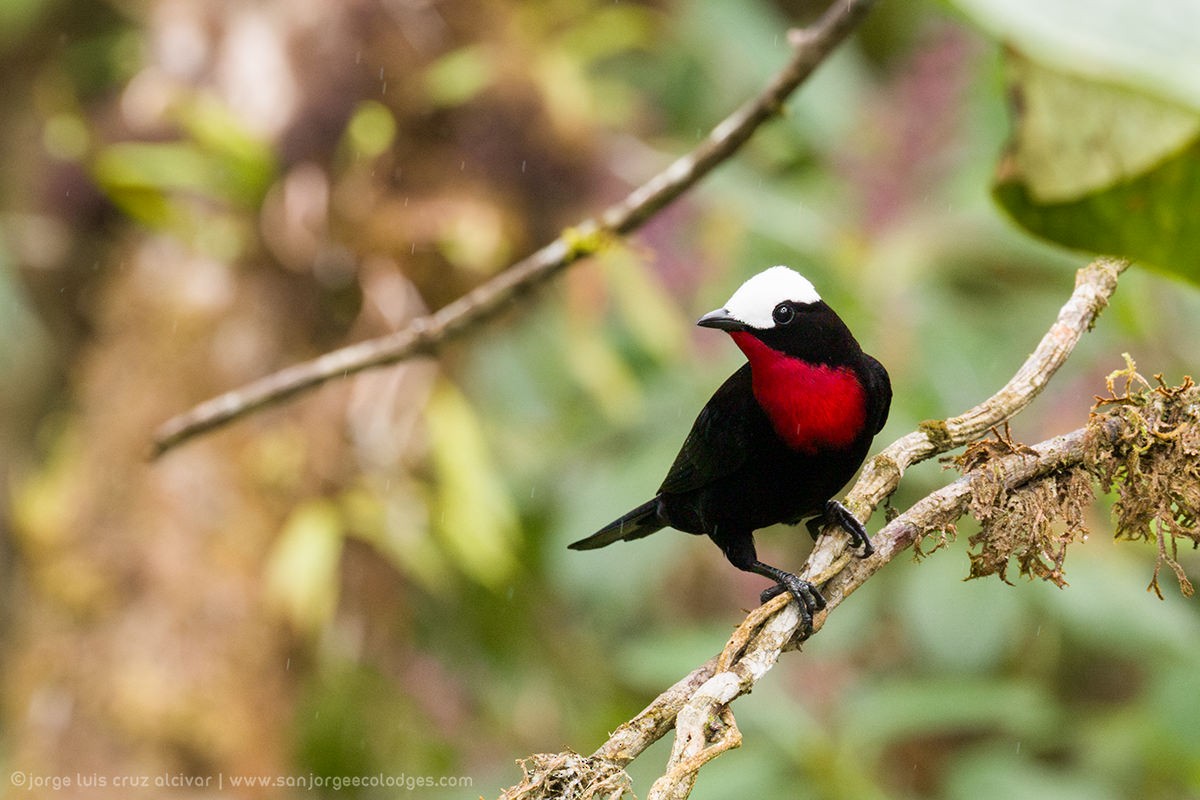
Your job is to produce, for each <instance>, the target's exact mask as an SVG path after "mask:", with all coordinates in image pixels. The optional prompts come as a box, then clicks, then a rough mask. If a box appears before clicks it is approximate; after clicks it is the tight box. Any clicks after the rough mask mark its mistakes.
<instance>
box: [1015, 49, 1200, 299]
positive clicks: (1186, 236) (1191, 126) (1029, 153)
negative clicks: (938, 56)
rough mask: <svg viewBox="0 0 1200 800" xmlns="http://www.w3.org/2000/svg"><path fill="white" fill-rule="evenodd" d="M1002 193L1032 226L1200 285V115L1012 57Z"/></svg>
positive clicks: (1022, 220) (1072, 244) (1023, 221)
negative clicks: (1011, 121)
mask: <svg viewBox="0 0 1200 800" xmlns="http://www.w3.org/2000/svg"><path fill="white" fill-rule="evenodd" d="M1010 60H1011V62H1012V75H1013V93H1014V96H1015V98H1016V103H1015V105H1016V111H1015V114H1016V120H1015V126H1014V132H1013V137H1012V141H1011V144H1010V147H1009V151H1008V153H1007V154H1006V155H1005V157H1004V159H1003V160H1002V161H1001V163H1000V167H999V170H998V173H997V177H996V184H995V187H994V193H995V197H996V199H997V201H998V202H999V203H1000V205H1001V206H1002V207H1003V208H1004V209H1005V210H1006V211H1007V212H1008V213H1009V214H1010V215H1011V216H1012V218H1013V219H1014V220H1016V221H1017V222H1018V223H1019V224H1021V225H1022V226H1023V227H1025V228H1026V229H1028V230H1029V231H1030V232H1032V233H1034V234H1037V235H1038V236H1041V237H1044V238H1046V239H1049V240H1051V241H1053V242H1057V243H1059V244H1063V245H1066V246H1067V247H1073V248H1078V249H1082V250H1089V251H1093V252H1101V253H1112V254H1117V255H1122V256H1127V257H1130V258H1133V259H1135V260H1138V261H1140V262H1143V263H1145V264H1148V265H1151V266H1154V267H1157V268H1159V269H1162V270H1165V271H1167V272H1171V273H1174V274H1177V275H1182V276H1184V277H1187V278H1189V279H1191V280H1193V281H1197V282H1200V259H1198V258H1197V253H1198V252H1200V214H1197V213H1196V209H1197V208H1200V205H1198V202H1200V114H1196V113H1195V112H1193V111H1192V110H1191V109H1188V108H1185V107H1183V106H1180V105H1177V104H1174V103H1169V102H1166V101H1162V100H1158V99H1155V98H1153V97H1150V96H1149V95H1145V94H1140V93H1137V92H1134V91H1131V90H1129V89H1125V88H1121V87H1116V86H1108V85H1103V84H1099V83H1096V82H1094V81H1091V80H1089V79H1086V78H1080V77H1077V76H1074V75H1069V74H1066V73H1061V72H1057V71H1054V70H1051V69H1048V68H1046V67H1042V66H1040V65H1038V64H1035V63H1033V62H1032V61H1029V60H1027V59H1024V58H1023V57H1020V56H1016V55H1013V56H1012V57H1011V59H1010Z"/></svg>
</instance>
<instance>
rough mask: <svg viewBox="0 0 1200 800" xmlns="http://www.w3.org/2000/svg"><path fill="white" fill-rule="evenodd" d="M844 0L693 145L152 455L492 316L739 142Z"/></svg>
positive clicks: (850, 8) (262, 382) (158, 442)
mask: <svg viewBox="0 0 1200 800" xmlns="http://www.w3.org/2000/svg"><path fill="white" fill-rule="evenodd" d="M874 3H875V0H841V2H838V3H835V4H834V5H833V6H831V7H830V8H829V9H828V10H827V11H826V12H825V14H824V15H823V16H822V17H821V18H820V19H819V20H818V21H817V22H816V23H815V24H813V25H812V26H811V27H809V28H806V29H804V30H802V31H791V32H790V33H789V35H788V41H789V43H790V44H791V46H792V57H791V59H789V60H788V62H787V63H786V64H785V65H784V66H783V68H782V69H780V70H779V72H778V73H776V74H775V75H774V76H773V77H772V78H771V79H770V80H769V81H768V82H767V85H766V86H765V87H764V88H763V90H762V91H761V92H760V93H759V94H758V95H757V96H755V97H753V98H752V99H750V100H748V101H746V102H745V103H744V104H742V106H741V107H739V108H738V109H737V110H736V111H734V112H733V113H732V114H730V115H729V116H728V117H726V118H725V119H724V120H722V121H721V122H720V123H719V124H718V125H717V126H716V127H715V128H713V129H712V131H710V132H709V134H708V136H707V137H705V138H704V140H703V141H701V142H700V144H699V145H697V146H696V148H695V149H693V150H692V151H691V152H689V153H687V154H686V155H684V156H682V157H680V158H679V159H677V160H676V161H675V162H674V163H673V164H671V165H670V166H669V167H667V168H666V169H665V170H663V171H662V172H660V173H659V174H657V175H655V176H654V177H652V178H651V179H650V180H648V181H646V183H644V184H642V185H641V186H639V187H637V188H636V189H634V190H633V191H632V192H630V193H629V194H628V195H627V196H626V197H625V198H624V199H623V200H621V201H619V202H617V203H614V204H613V205H611V206H609V207H608V208H606V209H605V210H604V211H603V212H601V213H600V215H599V216H598V217H593V218H590V219H587V220H584V221H583V222H581V223H580V224H579V225H577V226H575V227H574V228H571V229H569V230H568V231H567V232H565V233H564V234H563V235H562V236H560V237H559V238H558V239H555V240H554V241H553V242H551V243H550V244H548V245H546V246H544V247H542V248H541V249H540V250H538V251H537V252H535V253H533V254H532V255H529V256H527V257H526V258H524V259H522V260H520V261H518V262H517V263H515V264H513V265H512V266H510V267H508V268H507V269H506V270H504V271H503V272H501V273H500V274H498V275H497V276H496V277H494V278H492V279H491V280H489V281H487V282H486V283H483V284H481V285H480V286H478V287H476V288H475V289H473V290H472V291H470V292H468V293H467V294H465V295H463V296H462V297H460V298H458V299H457V300H455V301H454V302H452V303H450V304H449V305H447V306H444V307H443V308H441V309H440V310H438V311H436V312H435V313H433V314H429V315H427V316H424V317H420V318H418V319H415V320H413V321H412V322H411V323H410V324H409V325H408V327H406V328H405V329H403V330H400V331H397V332H395V333H391V334H388V335H386V336H381V337H379V338H376V339H369V340H367V341H364V342H359V343H357V344H353V345H349V346H348V347H343V348H341V349H339V350H334V351H332V352H330V353H326V354H325V355H323V356H320V357H318V358H315V359H313V360H311V361H306V362H304V363H301V364H295V365H293V366H290V367H287V368H285V369H282V370H280V371H278V372H275V373H272V374H271V375H267V376H265V377H263V378H260V379H258V380H256V381H254V382H252V383H249V384H246V385H245V386H242V387H240V388H237V389H233V390H231V391H228V392H225V393H224V394H222V395H218V396H217V397H214V398H212V399H210V400H207V401H205V402H203V403H200V404H199V405H197V406H194V407H193V408H191V409H190V410H188V411H185V412H183V413H182V414H179V415H177V416H175V417H172V418H171V419H169V420H167V421H166V422H164V423H163V424H162V425H161V426H159V428H158V430H156V431H155V432H154V441H153V444H152V449H151V457H153V458H157V457H158V456H161V455H162V454H163V453H165V452H167V451H168V450H170V449H171V448H173V447H176V446H178V445H180V444H182V443H183V442H185V441H187V440H189V439H191V438H193V437H195V436H199V435H200V434H203V433H206V432H209V431H212V430H214V429H216V428H219V427H222V426H224V425H227V424H229V423H230V422H233V421H234V420H237V419H240V418H241V417H244V416H247V415H248V414H251V413H253V412H255V411H259V410H261V409H263V408H265V407H267V406H271V405H275V404H277V403H281V402H283V401H284V400H287V399H289V398H291V397H294V396H296V395H298V394H301V393H302V392H306V391H309V390H311V389H315V388H317V387H318V386H321V385H322V384H324V383H326V382H327V381H331V380H335V379H339V378H345V377H348V376H350V375H353V374H355V373H358V372H362V371H364V370H368V369H374V368H377V367H384V366H388V365H390V364H395V363H397V362H400V361H403V360H405V359H409V358H413V357H414V356H420V355H430V354H432V353H434V352H436V351H437V349H438V348H439V347H440V346H441V345H442V343H444V342H445V341H447V340H449V339H451V338H453V337H455V336H458V335H460V334H462V333H465V332H466V331H467V330H469V329H471V328H473V327H474V326H476V325H477V324H479V323H481V322H483V321H485V320H487V319H489V318H491V317H492V316H494V315H495V314H496V313H497V312H498V311H500V310H501V309H502V308H503V307H504V306H505V305H506V304H507V303H508V302H509V301H511V300H512V299H513V298H514V297H516V296H517V295H518V294H520V293H521V292H523V291H525V290H526V289H529V288H530V287H533V286H535V285H537V284H539V283H541V282H543V281H545V280H547V279H549V278H550V277H551V276H553V275H556V274H557V273H558V272H560V271H561V270H563V269H564V268H565V267H567V266H568V265H570V264H571V263H573V262H575V261H577V260H579V259H580V258H583V257H585V256H588V255H591V254H592V253H594V252H595V251H596V250H597V249H599V248H600V247H601V246H602V245H603V243H604V242H605V240H606V238H607V237H609V236H619V235H624V234H627V233H630V232H632V231H634V230H636V229H637V228H638V227H640V226H641V225H642V224H643V223H644V222H645V221H646V220H647V219H649V218H650V217H651V216H653V215H654V214H655V213H656V212H657V211H659V210H660V209H662V208H663V207H665V206H666V205H667V204H668V203H670V202H671V201H672V200H674V199H675V198H677V197H679V195H681V194H683V192H685V191H687V189H689V188H690V187H691V186H692V185H693V184H695V183H696V182H697V181H699V180H700V179H701V178H703V177H704V176H705V175H707V174H708V173H709V172H710V171H712V169H713V168H714V167H716V166H717V165H718V164H720V163H721V162H722V161H725V160H726V159H727V158H729V157H730V156H731V155H733V154H734V153H735V152H736V151H737V150H738V148H740V147H741V146H742V145H743V144H745V142H746V141H747V140H749V139H750V137H751V136H752V135H753V134H754V132H755V131H756V130H757V129H758V127H759V126H760V125H762V124H763V123H764V122H766V121H767V120H768V119H770V118H772V117H773V116H775V115H776V114H778V113H779V112H780V110H781V109H782V108H783V103H784V101H785V100H786V99H787V98H788V96H789V95H791V93H792V92H794V91H795V90H796V88H797V87H798V86H799V85H800V84H801V83H803V82H804V81H805V80H806V79H807V78H808V76H809V75H811V74H812V73H813V71H814V70H815V69H816V68H817V66H818V65H820V64H821V62H822V61H824V60H825V59H826V58H827V57H828V56H829V54H830V53H831V52H833V49H834V48H835V47H836V46H837V45H838V44H839V43H840V42H841V41H842V40H843V39H845V38H846V36H847V35H848V34H849V33H850V31H852V30H853V29H854V28H855V27H856V26H857V25H858V23H859V22H860V21H861V20H862V19H863V17H864V16H865V15H866V13H867V11H868V10H869V9H870V8H871V6H872V5H874Z"/></svg>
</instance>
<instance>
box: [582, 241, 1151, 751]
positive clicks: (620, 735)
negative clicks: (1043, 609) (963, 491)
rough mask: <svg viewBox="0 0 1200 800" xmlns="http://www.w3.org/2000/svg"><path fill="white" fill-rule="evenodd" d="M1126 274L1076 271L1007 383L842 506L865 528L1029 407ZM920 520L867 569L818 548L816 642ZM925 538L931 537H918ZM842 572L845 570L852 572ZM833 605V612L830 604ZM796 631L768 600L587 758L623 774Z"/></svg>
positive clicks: (925, 432) (887, 538)
mask: <svg viewBox="0 0 1200 800" xmlns="http://www.w3.org/2000/svg"><path fill="white" fill-rule="evenodd" d="M1128 266H1129V262H1128V261H1124V260H1117V259H1099V260H1097V261H1095V262H1093V263H1091V264H1089V265H1088V266H1087V267H1084V268H1083V269H1081V270H1079V272H1078V273H1077V274H1076V278H1075V289H1074V291H1073V292H1072V294H1071V297H1070V298H1069V299H1068V300H1067V302H1066V303H1065V304H1064V305H1063V307H1062V309H1061V310H1060V311H1059V313H1058V318H1057V319H1056V320H1055V322H1054V324H1053V325H1052V326H1051V327H1050V329H1049V330H1048V331H1047V332H1046V334H1045V336H1043V337H1042V340H1041V342H1040V343H1039V344H1038V346H1037V348H1036V349H1035V350H1034V351H1033V353H1032V354H1031V355H1030V356H1029V358H1028V359H1026V361H1025V363H1024V364H1022V365H1021V367H1020V369H1018V370H1017V372H1016V374H1015V375H1014V376H1013V378H1012V379H1011V380H1009V382H1008V383H1007V384H1005V385H1004V387H1002V388H1001V389H1000V390H999V391H998V392H996V393H995V394H994V395H992V396H991V397H989V398H988V399H987V400H985V401H984V402H982V403H980V404H979V405H977V406H975V407H974V408H972V409H970V410H968V411H966V412H964V413H963V414H960V415H959V416H957V417H953V418H951V419H948V420H945V421H930V422H926V423H923V424H922V425H921V426H920V430H917V431H914V432H912V433H910V434H908V435H906V436H904V437H902V438H900V439H898V440H897V441H895V442H894V443H892V444H891V445H889V446H888V447H887V448H885V449H884V450H883V452H881V453H880V454H879V455H878V456H876V457H875V458H874V459H872V460H871V461H870V462H869V463H868V464H867V466H866V467H865V468H864V470H863V472H862V474H861V475H860V476H859V479H858V481H857V482H856V483H855V484H854V487H853V488H852V489H851V490H850V492H849V494H848V495H847V496H846V504H847V506H848V507H849V508H850V509H851V511H853V512H854V514H855V515H856V516H858V518H859V519H862V520H866V519H869V518H870V516H871V514H872V513H873V512H874V510H875V508H876V507H877V506H878V504H879V503H880V502H882V501H883V499H884V498H885V497H887V496H889V495H890V494H891V493H892V492H894V491H895V490H896V487H897V486H898V485H899V482H900V478H901V476H902V475H903V474H904V471H905V470H906V469H907V468H908V467H910V466H912V465H913V464H915V463H917V462H919V461H923V460H926V459H929V458H932V457H934V456H937V455H939V454H941V453H944V452H946V451H947V450H950V449H952V448H954V447H958V446H960V445H963V444H966V443H967V442H969V441H972V440H974V439H976V438H979V437H980V436H982V435H984V434H986V433H987V432H988V431H989V430H990V429H991V428H992V427H993V426H995V425H999V424H1001V423H1003V422H1004V421H1005V420H1007V419H1009V418H1011V417H1012V416H1013V415H1014V414H1016V413H1017V412H1019V411H1020V410H1021V409H1023V408H1024V407H1025V406H1027V405H1028V404H1029V402H1030V401H1032V400H1033V398H1034V397H1035V396H1036V395H1037V394H1038V393H1039V392H1040V391H1041V390H1042V388H1043V387H1044V386H1045V385H1046V383H1047V381H1049V380H1050V378H1051V377H1052V376H1053V375H1054V373H1055V372H1057V371H1058V368H1059V367H1060V366H1062V364H1063V363H1064V362H1065V361H1066V359H1067V356H1069V355H1070V353H1071V351H1072V350H1073V349H1074V347H1075V345H1076V343H1078V341H1079V339H1080V338H1082V336H1083V334H1084V333H1086V332H1087V331H1089V330H1091V328H1092V326H1093V325H1094V324H1095V322H1096V318H1097V317H1098V316H1099V315H1100V313H1101V312H1102V311H1103V310H1104V308H1105V307H1106V306H1107V305H1108V300H1109V298H1110V297H1111V296H1112V294H1113V292H1114V291H1115V290H1116V287H1117V279H1118V277H1119V276H1120V274H1121V273H1122V272H1124V270H1125V269H1127V268H1128ZM952 485H954V484H952ZM947 488H949V487H947ZM943 491H946V490H943ZM940 496H941V495H940V494H939V493H936V492H935V493H934V494H933V495H930V497H929V498H927V499H926V500H928V501H929V502H930V503H935V504H936V503H939V502H945V501H944V500H936V499H930V498H937V497H940ZM925 502H926V501H922V503H925ZM920 505H921V504H920V503H919V504H918V506H920ZM925 513H932V512H931V511H929V512H927V511H920V512H919V514H918V513H917V506H914V508H913V509H910V511H909V513H907V514H904V515H901V516H900V517H898V518H897V520H895V521H893V522H892V523H891V524H889V525H888V526H886V527H885V528H884V530H883V531H882V532H880V533H879V534H876V535H875V537H873V540H872V541H874V542H875V548H876V553H875V555H874V556H873V557H871V558H868V559H862V560H860V559H855V558H854V557H853V556H852V555H851V554H850V553H848V552H847V550H846V541H847V540H846V537H845V536H844V535H843V534H841V533H837V534H835V535H832V536H822V537H821V538H820V539H819V540H818V542H817V544H816V546H815V547H814V548H813V551H812V553H811V554H810V555H809V558H808V560H807V562H806V563H805V566H804V569H803V570H802V571H801V575H802V577H805V578H806V579H808V580H810V581H812V582H814V583H817V584H821V583H824V582H826V581H828V580H830V579H831V578H833V577H834V576H838V578H837V580H836V581H835V582H834V583H833V584H831V585H830V587H829V588H826V589H825V590H824V593H825V596H826V600H827V601H829V607H828V608H827V610H826V611H824V612H822V613H820V614H817V615H816V617H815V619H814V621H813V630H814V633H815V632H816V630H819V629H820V627H821V625H823V624H824V621H825V618H826V617H827V615H828V613H829V610H832V608H834V607H836V605H837V603H838V602H841V599H842V598H844V597H845V596H846V595H849V594H850V592H852V591H853V590H854V589H856V588H857V587H858V586H859V585H861V583H862V581H865V580H866V579H867V578H868V577H870V575H871V574H873V573H874V571H875V570H877V569H879V567H881V566H883V564H885V563H887V561H889V560H890V559H891V558H892V557H893V556H894V555H895V553H896V552H899V550H900V549H903V547H907V546H908V544H909V543H911V542H908V543H904V544H903V545H902V546H901V544H900V540H899V539H896V540H895V542H892V537H896V536H898V531H900V530H901V529H903V530H909V529H907V528H903V525H904V522H903V521H904V520H907V521H909V522H913V521H914V520H919V519H923V517H922V516H920V515H921V514H925ZM925 529H928V528H923V529H920V530H925ZM848 564H850V565H851V566H850V567H849V568H847V565H848ZM868 570H869V571H868ZM842 576H850V577H842ZM835 597H836V598H837V602H834V598H835ZM799 628H800V617H799V614H798V613H797V611H796V607H795V605H794V604H792V603H791V602H790V599H789V597H788V596H787V595H780V596H778V597H776V598H773V599H772V600H771V601H770V602H769V603H767V604H765V605H763V606H761V607H760V608H758V609H755V610H754V611H752V612H751V613H750V615H749V616H748V617H747V619H746V621H745V622H743V623H742V625H740V626H739V627H738V629H737V631H735V632H734V635H733V637H732V638H731V639H730V644H729V645H728V646H727V647H726V648H725V651H724V652H723V653H722V654H721V655H720V656H719V657H718V658H716V659H710V660H709V661H708V662H707V663H705V664H704V665H702V666H700V667H698V668H696V669H695V670H693V671H692V672H691V673H690V674H689V675H687V676H685V677H684V678H683V679H681V680H680V681H679V682H678V683H676V684H675V686H673V687H671V689H669V690H668V691H666V692H664V693H663V694H661V695H660V696H659V697H657V698H655V700H654V701H653V702H651V703H650V705H649V706H647V707H646V708H645V709H644V710H643V711H642V712H641V713H640V714H638V715H637V716H636V717H634V718H633V719H632V720H630V721H629V722H627V723H625V724H624V725H622V726H620V727H619V728H617V730H616V731H614V732H613V734H612V736H611V737H610V738H609V740H608V741H607V742H605V743H604V744H603V745H601V746H600V748H599V749H597V750H596V752H595V753H594V754H593V757H594V758H603V759H606V760H609V761H612V762H614V763H616V764H619V765H621V766H624V765H627V764H628V763H629V762H631V761H633V759H635V758H637V756H638V755H640V754H641V753H642V752H643V751H645V749H646V748H647V747H649V746H650V745H651V744H653V743H654V742H656V741H657V740H658V739H659V738H661V737H662V736H663V735H665V734H666V732H667V731H669V730H670V729H671V728H672V727H673V726H674V724H675V720H676V717H677V715H678V714H680V713H681V710H682V709H684V708H685V707H687V706H688V704H689V703H699V704H700V705H701V706H705V707H708V708H709V709H711V708H712V703H713V702H715V700H714V698H716V699H720V698H724V699H723V702H724V703H728V702H729V701H730V700H732V699H734V698H735V697H737V696H740V695H741V694H744V693H745V692H747V691H749V690H750V688H751V687H752V686H753V685H754V682H755V681H757V680H758V679H759V678H761V677H762V675H764V674H765V673H766V672H767V671H768V670H769V669H770V668H771V667H772V666H774V664H775V661H776V659H778V657H779V654H780V653H781V652H782V651H783V650H784V649H785V648H787V647H788V646H790V644H791V643H792V642H793V641H794V640H795V636H796V633H797V631H798V630H799ZM726 665H728V666H726ZM731 674H732V675H734V676H736V678H737V680H736V681H732V682H731V680H730V678H729V677H728V676H729V675H731ZM714 681H717V682H718V683H719V684H720V685H719V686H718V687H717V689H718V690H714V689H713V687H711V686H710V685H709V684H711V683H712V682H714ZM692 687H694V688H692ZM731 692H732V693H731ZM697 698H702V699H701V700H697ZM702 710H703V709H701V711H702ZM676 735H677V736H678V735H679V733H678V732H677V734H676Z"/></svg>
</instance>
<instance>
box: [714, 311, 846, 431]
mask: <svg viewBox="0 0 1200 800" xmlns="http://www.w3.org/2000/svg"><path fill="white" fill-rule="evenodd" d="M730 335H731V336H732V337H733V340H734V342H736V343H737V346H738V347H739V348H741V350H742V352H743V353H745V354H746V358H747V359H749V361H750V370H751V373H752V375H753V387H754V397H755V399H757V400H758V404H759V405H760V406H762V409H763V411H765V412H766V414H767V417H768V418H769V419H770V420H771V425H772V426H773V427H774V428H775V432H776V433H777V434H779V437H780V438H781V439H783V440H784V441H785V442H787V444H788V446H790V447H792V448H793V449H796V450H800V451H801V452H805V453H815V452H816V451H818V450H821V449H824V448H840V447H845V446H847V445H849V444H850V443H852V442H853V441H854V440H855V439H856V438H857V437H858V435H859V434H860V433H862V429H863V425H864V424H865V423H866V415H867V411H866V397H865V395H864V392H863V388H862V384H860V383H859V381H858V379H857V378H856V377H855V375H854V373H853V372H852V371H851V370H849V369H848V368H846V367H837V368H835V367H827V366H823V365H818V364H810V363H808V362H806V361H801V360H800V359H797V358H791V357H789V356H786V355H784V354H782V353H780V352H778V351H776V350H773V349H771V348H770V347H767V346H766V345H765V344H763V343H762V342H761V341H759V340H758V339H757V338H756V337H754V336H752V335H751V334H749V333H745V332H740V331H739V332H733V333H731V334H730Z"/></svg>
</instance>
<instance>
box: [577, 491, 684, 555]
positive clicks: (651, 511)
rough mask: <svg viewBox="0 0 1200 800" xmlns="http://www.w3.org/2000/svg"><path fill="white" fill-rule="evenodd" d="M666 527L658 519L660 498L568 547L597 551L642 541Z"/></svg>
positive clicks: (644, 504)
mask: <svg viewBox="0 0 1200 800" xmlns="http://www.w3.org/2000/svg"><path fill="white" fill-rule="evenodd" d="M664 527H666V526H665V525H664V524H663V522H662V520H660V519H659V518H658V498H657V497H656V498H654V499H653V500H648V501H646V502H645V503H642V504H641V505H640V506H638V507H637V508H635V509H634V510H633V511H630V512H629V513H628V514H625V515H624V516H623V517H621V518H620V519H615V520H613V521H612V522H610V523H608V524H607V525H605V526H604V527H603V528H601V529H600V530H598V531H596V532H595V533H593V534H592V535H591V536H589V537H587V538H586V539H580V540H579V541H578V542H571V544H569V545H567V547H569V548H571V549H572V550H595V549H596V548H597V547H605V546H607V545H610V544H612V543H613V542H617V541H625V542H628V541H630V540H632V539H641V538H642V537H643V536H649V535H650V534H652V533H654V532H655V531H657V530H661V529H662V528H664Z"/></svg>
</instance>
